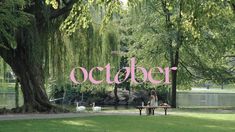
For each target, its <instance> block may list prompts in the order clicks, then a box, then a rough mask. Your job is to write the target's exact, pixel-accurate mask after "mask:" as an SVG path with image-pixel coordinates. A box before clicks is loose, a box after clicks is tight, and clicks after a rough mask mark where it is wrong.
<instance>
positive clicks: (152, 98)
mask: <svg viewBox="0 0 235 132" xmlns="http://www.w3.org/2000/svg"><path fill="white" fill-rule="evenodd" d="M148 106H158V97H157V94H156V92H155V91H154V90H152V91H151V95H150V101H149V102H148ZM146 113H147V115H150V114H153V110H152V109H148V108H146Z"/></svg>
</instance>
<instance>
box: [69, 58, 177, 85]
mask: <svg viewBox="0 0 235 132" xmlns="http://www.w3.org/2000/svg"><path fill="white" fill-rule="evenodd" d="M76 69H80V70H81V72H82V73H83V81H78V80H77V79H76V76H75V71H76ZM124 69H125V73H126V75H125V78H124V79H123V80H121V81H120V80H119V74H120V72H121V70H123V69H120V70H119V71H118V72H117V73H116V75H115V76H114V79H113V81H112V80H111V74H110V70H111V68H110V64H107V65H106V66H105V67H93V68H92V69H91V70H90V71H89V73H88V72H87V70H86V69H85V68H83V67H76V68H73V69H72V71H71V73H70V79H71V81H72V82H73V83H75V84H82V83H84V82H85V81H86V80H87V79H88V78H89V80H90V82H91V83H93V84H100V83H102V82H103V81H104V79H103V80H96V79H94V77H93V72H94V71H95V70H98V71H100V72H102V71H104V70H106V79H105V80H106V82H107V83H108V84H113V83H116V84H120V83H122V82H124V81H126V80H127V78H128V77H130V78H131V83H136V84H138V83H140V82H138V81H137V80H136V78H135V72H136V71H137V70H139V71H141V72H142V73H143V82H146V81H149V82H151V83H152V84H159V83H162V81H163V79H162V80H154V79H153V77H152V72H153V70H154V69H156V70H158V73H159V74H165V79H164V80H165V82H164V84H170V75H169V74H170V71H171V70H177V67H172V68H169V67H166V68H164V70H163V68H161V67H154V68H151V69H150V70H149V71H147V70H146V69H145V68H143V67H135V58H131V61H130V67H124Z"/></svg>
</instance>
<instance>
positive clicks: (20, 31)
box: [0, 0, 120, 112]
mask: <svg viewBox="0 0 235 132" xmlns="http://www.w3.org/2000/svg"><path fill="white" fill-rule="evenodd" d="M92 5H99V6H103V7H105V8H104V10H103V11H104V12H105V14H104V16H103V19H102V23H105V24H107V22H108V21H109V20H111V18H112V14H113V12H115V10H118V7H119V6H120V2H118V1H79V0H65V1H59V2H57V1H55V0H46V1H44V0H35V1H31V0H7V1H4V0H1V1H0V7H1V8H0V33H1V34H0V56H1V57H2V58H3V60H4V62H6V63H7V64H8V65H9V66H10V67H11V69H12V70H13V71H14V73H15V75H16V76H17V78H18V79H19V82H20V84H21V90H22V93H23V98H24V105H23V106H22V107H21V108H20V111H22V112H34V111H39V112H42V111H57V110H60V109H58V108H57V107H55V106H53V105H51V104H50V102H49V99H48V96H47V94H46V91H45V86H44V84H45V81H46V79H47V78H48V77H49V75H50V74H51V73H53V74H52V75H53V76H54V77H56V79H58V80H60V79H65V77H66V75H65V74H66V73H67V71H68V70H69V69H70V68H71V67H72V66H75V65H77V64H81V65H86V66H89V67H91V66H92V65H94V64H96V63H95V62H99V63H101V62H104V61H100V60H99V59H98V57H97V56H96V57H94V55H95V53H96V52H97V51H98V49H100V48H101V47H102V49H103V50H102V51H100V52H101V53H102V55H105V53H106V51H108V49H109V48H110V49H112V48H114V49H115V44H116V43H113V44H111V46H108V44H107V43H105V41H106V40H109V41H107V42H112V40H115V39H116V38H115V37H114V36H115V35H114V36H113V35H112V33H107V34H106V33H105V34H104V36H107V37H101V38H102V39H96V38H98V37H99V35H98V33H97V31H98V29H97V28H96V27H95V26H93V25H92V26H91V15H90V13H91V12H90V11H91V10H90V9H91V7H92ZM61 23H63V24H62V26H60V25H61ZM103 27H104V26H102V28H103ZM78 29H80V30H79V31H78ZM60 31H62V32H60ZM72 33H77V34H76V35H80V36H83V38H77V37H79V36H76V37H75V35H74V36H73V37H74V38H71V35H72ZM64 36H67V37H68V36H69V37H70V38H66V39H64ZM75 40H76V41H78V40H81V41H79V42H81V43H79V44H78V45H77V50H75V49H74V48H73V47H74V46H75V45H76V41H75ZM96 40H102V43H96V42H95V41H96ZM69 41H70V43H72V46H71V45H64V42H68V43H67V44H69ZM82 41H83V42H82ZM103 42H104V43H105V44H106V46H105V45H103V44H104V43H103ZM83 45H84V46H83ZM92 47H95V48H92ZM105 48H106V49H105ZM73 50H74V52H71V51H73ZM75 52H76V54H75V55H74V56H73V53H75ZM98 53H99V52H98ZM70 55H71V56H70ZM77 55H78V58H77ZM72 56H73V57H72ZM83 56H85V58H82V57H83ZM71 58H75V60H78V62H76V61H75V62H72V61H70V59H71ZM84 59H88V60H89V61H87V62H85V61H84ZM104 60H105V59H104ZM91 62H94V63H91ZM69 63H70V64H71V65H70V64H69ZM67 64H69V65H67ZM72 64H73V65H72ZM50 66H51V67H53V68H52V69H50ZM51 70H52V72H50V71H51ZM61 74H62V75H61ZM63 74H64V75H63ZM58 82H59V81H58Z"/></svg>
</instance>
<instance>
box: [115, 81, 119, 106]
mask: <svg viewBox="0 0 235 132" xmlns="http://www.w3.org/2000/svg"><path fill="white" fill-rule="evenodd" d="M117 92H118V87H117V84H115V86H114V96H115V101H114V104H115V105H118V103H119V98H118V94H117Z"/></svg>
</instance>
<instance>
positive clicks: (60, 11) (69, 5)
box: [50, 0, 79, 19]
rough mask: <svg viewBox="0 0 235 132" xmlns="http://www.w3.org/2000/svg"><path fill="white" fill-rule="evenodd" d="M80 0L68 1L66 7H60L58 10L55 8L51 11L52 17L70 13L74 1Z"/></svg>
mask: <svg viewBox="0 0 235 132" xmlns="http://www.w3.org/2000/svg"><path fill="white" fill-rule="evenodd" d="M78 1H79V0H71V1H69V2H67V3H66V6H65V7H63V8H61V9H58V10H54V11H53V12H52V13H51V16H50V19H55V18H57V17H59V16H61V15H63V14H65V13H68V12H69V11H70V10H71V9H72V7H73V5H74V3H76V2H78Z"/></svg>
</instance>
